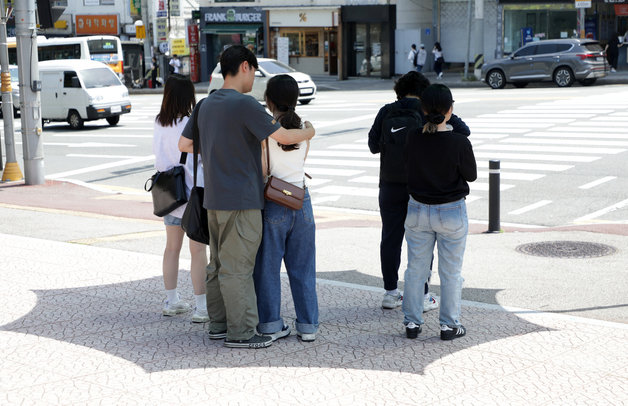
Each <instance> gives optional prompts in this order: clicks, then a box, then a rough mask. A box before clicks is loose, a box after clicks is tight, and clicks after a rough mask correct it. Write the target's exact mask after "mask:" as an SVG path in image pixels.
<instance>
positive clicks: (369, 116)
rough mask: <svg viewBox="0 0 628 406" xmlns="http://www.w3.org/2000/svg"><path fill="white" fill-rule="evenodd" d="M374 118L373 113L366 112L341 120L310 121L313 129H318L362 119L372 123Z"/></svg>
mask: <svg viewBox="0 0 628 406" xmlns="http://www.w3.org/2000/svg"><path fill="white" fill-rule="evenodd" d="M374 118H375V114H367V115H364V116H357V117H351V118H344V119H342V120H334V121H315V122H313V123H312V125H313V126H314V128H315V129H317V130H319V129H321V128H327V127H334V126H337V125H340V124H348V123H355V122H356V121H364V122H368V123H372V122H373V119H374Z"/></svg>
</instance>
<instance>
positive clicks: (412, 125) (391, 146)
mask: <svg viewBox="0 0 628 406" xmlns="http://www.w3.org/2000/svg"><path fill="white" fill-rule="evenodd" d="M429 85H430V82H429V80H428V79H427V78H426V77H425V76H423V74H421V73H418V72H413V71H410V72H408V73H406V74H405V75H403V76H402V77H401V78H399V80H398V81H397V82H396V83H395V88H394V90H395V93H396V94H397V101H395V102H394V103H390V104H387V105H385V106H384V107H382V108H381V109H380V110H379V112H378V113H377V116H376V117H375V121H374V122H373V126H372V127H371V130H370V131H369V139H368V145H369V149H370V150H371V152H372V153H373V154H380V172H379V213H380V216H381V219H382V240H381V243H380V251H379V252H380V264H381V270H382V277H383V279H384V289H385V290H386V293H385V294H384V298H383V300H382V308H384V309H394V308H397V307H399V306H401V304H402V300H403V295H402V293H401V292H400V291H399V290H398V286H397V284H398V281H399V266H400V264H401V245H402V244H403V236H404V232H405V230H404V222H405V220H406V213H407V211H408V200H409V195H408V184H407V182H408V180H407V179H408V176H407V173H406V166H405V164H404V156H403V151H404V149H405V145H406V139H407V137H408V136H409V135H411V134H410V131H412V132H413V133H415V134H417V133H419V132H420V131H421V129H422V127H423V123H425V122H426V121H425V117H424V116H423V111H422V109H421V95H422V94H423V91H424V90H425V89H426V88H427V87H428V86H429ZM417 115H418V117H417ZM448 124H449V125H450V126H452V128H453V129H454V131H455V132H457V133H460V134H465V135H467V136H468V135H469V134H470V131H469V127H467V125H466V124H465V123H464V121H462V120H461V119H460V118H459V117H458V116H456V115H455V114H454V115H452V117H451V119H450V120H449V121H448ZM402 128H403V130H402ZM436 308H438V301H437V300H436V298H435V297H434V296H433V295H432V294H431V293H430V292H429V286H428V283H427V282H426V283H425V285H424V304H423V311H429V310H433V309H436Z"/></svg>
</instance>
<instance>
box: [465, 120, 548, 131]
mask: <svg viewBox="0 0 628 406" xmlns="http://www.w3.org/2000/svg"><path fill="white" fill-rule="evenodd" d="M539 121H540V120H535V121H527V122H521V123H516V122H512V121H510V120H504V122H499V121H493V120H474V119H470V120H465V123H466V124H468V125H469V127H470V128H475V127H482V128H499V129H501V131H506V132H509V131H510V130H512V129H515V128H545V127H552V126H554V125H556V123H543V122H539ZM506 123H508V124H506Z"/></svg>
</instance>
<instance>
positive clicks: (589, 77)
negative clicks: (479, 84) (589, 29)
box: [481, 38, 610, 89]
mask: <svg viewBox="0 0 628 406" xmlns="http://www.w3.org/2000/svg"><path fill="white" fill-rule="evenodd" d="M609 69H610V68H609V65H608V63H607V62H606V55H605V53H604V50H603V49H602V47H601V46H600V43H599V42H597V41H594V40H591V39H577V38H574V39H552V40H545V41H535V42H531V43H529V44H526V45H524V46H523V47H521V48H519V49H518V50H516V51H515V52H513V54H512V55H510V57H508V58H505V59H498V60H495V61H492V62H489V63H486V64H484V65H483V66H482V78H481V79H482V81H483V82H486V84H488V85H489V86H490V87H492V88H493V89H501V88H503V87H504V86H506V83H512V84H513V85H515V87H525V86H526V85H527V84H528V83H529V82H543V81H550V80H551V81H554V83H556V85H557V86H559V87H566V86H571V85H572V84H573V82H574V81H576V80H577V81H578V82H580V83H581V84H583V85H585V86H588V85H592V84H593V83H595V81H596V79H597V78H602V77H604V76H606V75H608V71H609Z"/></svg>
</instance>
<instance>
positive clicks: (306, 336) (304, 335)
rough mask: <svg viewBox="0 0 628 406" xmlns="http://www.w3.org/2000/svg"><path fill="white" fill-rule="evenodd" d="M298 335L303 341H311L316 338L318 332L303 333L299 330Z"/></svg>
mask: <svg viewBox="0 0 628 406" xmlns="http://www.w3.org/2000/svg"><path fill="white" fill-rule="evenodd" d="M297 337H299V338H300V339H301V341H303V342H305V343H311V342H312V341H314V340H316V333H302V332H300V331H297Z"/></svg>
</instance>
